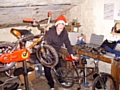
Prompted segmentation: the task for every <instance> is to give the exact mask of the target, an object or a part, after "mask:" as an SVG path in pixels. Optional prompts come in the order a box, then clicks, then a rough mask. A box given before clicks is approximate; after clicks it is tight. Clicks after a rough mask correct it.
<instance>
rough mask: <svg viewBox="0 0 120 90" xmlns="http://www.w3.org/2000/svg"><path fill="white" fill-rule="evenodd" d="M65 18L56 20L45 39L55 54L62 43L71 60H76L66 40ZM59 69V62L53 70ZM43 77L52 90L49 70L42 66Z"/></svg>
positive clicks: (52, 82)
mask: <svg viewBox="0 0 120 90" xmlns="http://www.w3.org/2000/svg"><path fill="white" fill-rule="evenodd" d="M65 25H66V18H65V17H64V16H63V15H60V16H59V17H58V18H57V19H56V23H55V26H53V27H51V28H50V30H49V31H48V32H47V33H46V36H45V39H46V41H47V43H48V44H49V45H51V46H53V47H54V48H55V50H56V51H57V52H59V50H60V48H61V46H62V45H63V43H64V44H65V46H66V48H67V50H68V52H69V54H70V55H71V57H72V58H73V59H78V57H75V56H73V50H72V47H71V43H70V40H69V38H68V33H67V31H66V30H65ZM59 67H61V63H60V60H59V62H58V64H57V65H56V66H55V69H58V68H59ZM44 72H45V76H46V78H47V80H48V84H49V86H50V88H51V89H50V90H54V81H53V78H52V75H51V68H48V67H45V66H44Z"/></svg>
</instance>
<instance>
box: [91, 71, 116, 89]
mask: <svg viewBox="0 0 120 90" xmlns="http://www.w3.org/2000/svg"><path fill="white" fill-rule="evenodd" d="M100 75H101V76H99V75H98V76H97V77H96V78H95V80H94V81H93V86H92V90H99V89H100V90H116V83H115V80H114V78H113V77H112V75H110V74H108V73H100Z"/></svg>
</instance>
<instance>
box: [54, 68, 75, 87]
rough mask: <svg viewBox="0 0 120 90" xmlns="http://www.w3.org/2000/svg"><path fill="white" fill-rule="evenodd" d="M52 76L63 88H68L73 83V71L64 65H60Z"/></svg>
mask: <svg viewBox="0 0 120 90" xmlns="http://www.w3.org/2000/svg"><path fill="white" fill-rule="evenodd" d="M54 78H55V80H56V82H57V84H58V85H60V86H62V87H63V88H70V87H72V86H73V85H74V83H75V81H74V75H73V72H72V71H71V70H69V69H67V68H64V67H60V68H58V69H57V70H56V73H55V75H54Z"/></svg>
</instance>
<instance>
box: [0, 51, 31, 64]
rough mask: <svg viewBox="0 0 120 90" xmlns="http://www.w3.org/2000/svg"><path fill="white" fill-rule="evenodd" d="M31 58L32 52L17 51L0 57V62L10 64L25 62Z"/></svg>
mask: <svg viewBox="0 0 120 90" xmlns="http://www.w3.org/2000/svg"><path fill="white" fill-rule="evenodd" d="M29 58H30V52H29V51H28V50H27V49H20V50H16V51H14V52H13V53H5V54H2V55H0V62H2V63H10V62H19V61H24V60H27V59H29Z"/></svg>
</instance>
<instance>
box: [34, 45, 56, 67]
mask: <svg viewBox="0 0 120 90" xmlns="http://www.w3.org/2000/svg"><path fill="white" fill-rule="evenodd" d="M36 55H37V58H38V60H39V61H40V63H41V64H43V65H44V66H46V67H54V66H55V65H56V64H57V63H58V54H57V52H56V50H55V49H54V48H53V47H52V46H50V45H44V46H43V48H41V47H39V48H38V49H37V52H36Z"/></svg>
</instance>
